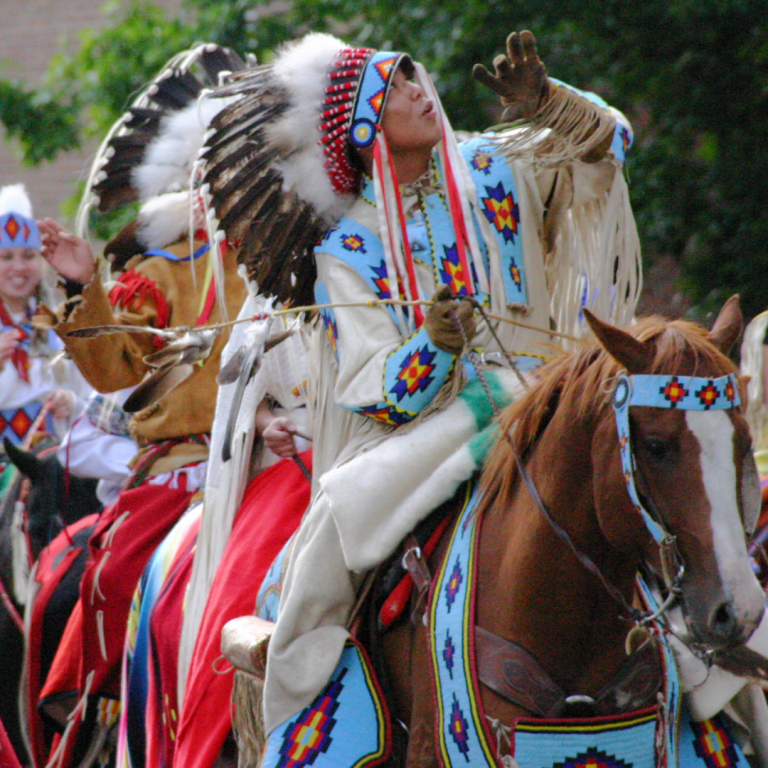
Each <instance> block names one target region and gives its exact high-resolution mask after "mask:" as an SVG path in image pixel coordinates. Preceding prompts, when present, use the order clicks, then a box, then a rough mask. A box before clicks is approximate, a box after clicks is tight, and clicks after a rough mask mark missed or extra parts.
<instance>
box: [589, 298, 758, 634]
mask: <svg viewBox="0 0 768 768" xmlns="http://www.w3.org/2000/svg"><path fill="white" fill-rule="evenodd" d="M585 315H586V317H587V320H588V322H589V324H590V326H591V328H592V330H593V331H594V333H595V335H596V336H597V338H598V340H599V342H600V344H601V345H602V347H603V348H604V349H605V351H607V352H608V354H609V355H610V358H611V359H612V361H615V363H617V364H618V366H619V367H618V368H616V370H615V371H612V375H611V376H609V377H608V379H609V380H612V381H614V382H615V384H614V386H613V387H612V395H613V406H614V407H613V409H610V408H607V407H606V408H603V412H604V418H603V419H602V421H601V423H600V425H599V426H598V428H597V429H596V431H595V434H594V439H593V443H592V455H593V461H594V463H595V466H596V467H602V468H603V469H602V470H601V471H600V472H597V473H596V474H595V503H596V513H597V516H598V519H599V524H600V527H601V529H602V531H603V533H604V534H605V536H606V538H607V539H608V540H609V541H613V543H614V544H615V545H616V546H618V547H619V548H631V547H632V546H633V545H637V544H638V543H640V542H642V549H643V550H644V553H645V557H644V558H643V559H645V560H646V562H649V563H650V564H651V566H652V567H653V566H654V565H655V567H656V568H657V569H658V570H664V568H663V565H664V563H662V558H661V557H660V549H659V547H657V546H656V545H657V544H658V543H659V542H660V541H663V540H665V539H666V541H665V544H664V546H663V547H662V549H664V548H665V547H666V549H667V555H668V554H669V545H670V544H671V543H672V541H674V546H673V549H675V550H677V552H676V555H675V558H674V559H675V560H677V562H676V563H675V564H674V565H673V566H671V567H672V568H675V569H676V568H677V566H678V565H682V566H683V569H682V570H681V574H682V578H681V579H680V580H679V584H677V585H675V589H679V597H680V600H681V604H682V608H683V612H684V615H685V617H686V621H687V623H688V627H689V629H690V632H691V635H692V637H693V638H694V640H695V641H697V642H698V643H700V644H702V645H704V646H706V647H707V648H710V649H722V648H728V647H732V646H735V645H738V644H741V643H744V642H745V641H746V640H747V639H748V638H749V636H750V635H751V634H752V632H753V631H754V629H755V628H756V627H757V625H758V624H759V622H760V620H761V618H762V614H763V610H764V607H765V595H764V593H763V590H762V589H761V587H760V585H759V583H758V581H757V579H756V577H755V575H754V573H753V571H752V568H751V567H750V561H749V557H748V554H747V548H746V544H747V535H748V534H750V533H751V532H752V531H753V529H754V526H755V523H756V521H757V516H758V513H759V510H760V487H759V481H758V475H757V469H756V467H755V463H754V460H753V457H752V451H751V440H750V435H749V429H748V426H747V423H746V421H745V419H744V416H743V414H742V411H741V408H740V407H739V405H738V404H739V395H738V390H739V389H743V386H742V385H743V382H740V381H739V380H738V379H737V378H736V376H737V370H736V368H735V366H734V365H733V364H732V363H731V361H730V360H729V359H728V357H727V354H728V352H729V351H730V349H731V347H732V345H733V343H734V342H735V341H736V339H737V338H738V336H739V334H740V332H741V327H742V316H741V311H740V309H739V303H738V297H732V298H731V299H729V300H728V301H727V302H726V304H725V305H724V306H723V308H722V310H721V312H720V315H719V316H718V318H717V320H716V322H715V324H714V326H713V328H712V330H711V331H710V332H709V333H707V332H706V331H705V330H704V329H702V328H700V327H698V326H695V325H694V324H691V323H687V322H684V321H673V322H669V323H664V322H662V321H660V320H657V319H647V320H644V321H640V322H639V323H637V324H636V326H634V327H633V329H632V331H631V332H630V333H628V332H625V331H622V330H620V329H618V328H615V327H613V326H610V325H608V324H607V323H603V322H602V321H600V320H598V319H597V318H595V317H594V316H593V315H591V314H590V313H589V312H585ZM605 372H606V366H603V373H604V374H605ZM643 387H645V388H647V389H648V391H649V394H648V395H647V396H646V395H642V394H640V395H638V396H637V397H636V396H635V393H636V392H639V390H640V389H642V388H643ZM655 398H657V399H655ZM621 414H624V415H623V416H622V415H621ZM622 418H623V419H624V424H625V426H624V427H623V428H622V426H621V423H622ZM617 424H618V427H617ZM622 450H623V451H624V457H623V459H622ZM628 491H629V493H628ZM638 513H640V514H638ZM627 516H629V518H630V519H632V521H633V522H632V525H630V526H629V527H627V526H625V525H621V523H620V521H622V520H625V519H626V518H627ZM642 520H644V521H645V525H641V521H642ZM671 537H674V539H672V538H671ZM654 539H655V540H656V541H655V542H654ZM662 554H663V553H662ZM666 565H667V569H666V570H667V574H666V576H667V581H668V582H669V581H670V580H671V578H672V577H673V576H674V574H670V573H669V570H670V561H669V559H667V563H666Z"/></svg>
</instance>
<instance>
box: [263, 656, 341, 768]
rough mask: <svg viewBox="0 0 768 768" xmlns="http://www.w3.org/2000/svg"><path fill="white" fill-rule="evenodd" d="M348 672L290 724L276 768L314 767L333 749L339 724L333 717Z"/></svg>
mask: <svg viewBox="0 0 768 768" xmlns="http://www.w3.org/2000/svg"><path fill="white" fill-rule="evenodd" d="M346 673H347V670H346V669H344V670H342V671H341V674H340V675H339V676H338V678H337V679H336V680H331V682H330V683H328V685H326V686H325V688H323V690H322V691H320V693H319V694H318V695H317V698H316V699H315V700H314V701H313V702H312V704H310V706H309V707H307V709H305V710H303V711H302V712H301V713H300V714H299V716H298V717H297V718H296V720H293V721H291V722H290V723H288V727H287V728H286V729H285V731H284V732H283V743H282V745H281V746H280V754H281V755H282V757H281V758H280V761H279V762H278V763H277V766H276V768H302V766H305V765H312V764H313V763H314V762H315V759H316V758H317V756H318V755H319V754H320V753H322V752H326V751H327V750H328V747H330V746H331V741H332V739H331V731H333V727H334V726H335V725H336V720H334V718H333V715H334V713H335V712H336V710H337V709H338V707H339V704H338V698H339V695H340V694H341V691H342V690H343V688H344V686H343V685H342V682H341V681H342V680H343V679H344V675H346Z"/></svg>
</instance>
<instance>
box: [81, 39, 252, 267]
mask: <svg viewBox="0 0 768 768" xmlns="http://www.w3.org/2000/svg"><path fill="white" fill-rule="evenodd" d="M249 63H252V62H249ZM245 66H246V63H245V62H244V61H243V60H242V59H241V57H240V56H239V55H238V54H237V53H235V52H233V51H231V50H229V49H228V48H223V47H221V46H219V45H214V44H211V43H206V44H200V45H196V46H195V47H193V48H191V49H189V50H186V51H183V52H181V53H179V54H177V55H175V56H174V57H172V58H171V59H170V61H168V63H167V64H166V65H165V66H164V67H163V69H162V70H161V72H160V73H159V74H158V75H157V76H156V77H155V78H154V79H153V80H152V81H150V82H149V83H148V84H147V85H146V86H145V87H144V88H143V89H142V90H141V91H140V93H139V95H138V96H137V97H136V98H135V99H134V101H133V103H132V104H131V106H130V107H129V108H128V110H127V111H126V112H125V114H123V116H122V117H121V118H120V119H119V120H117V122H116V123H115V124H114V125H113V126H112V128H111V129H110V131H109V133H108V134H107V136H106V138H105V139H104V141H103V142H102V144H101V147H100V148H99V151H98V152H97V154H96V158H95V160H94V162H93V164H92V167H91V173H90V176H89V179H88V182H87V185H86V189H85V193H84V195H83V199H82V202H81V205H80V209H79V211H78V215H77V231H78V234H80V235H81V236H85V234H86V232H87V230H88V221H89V217H90V213H91V210H92V209H94V208H95V209H96V210H98V211H99V212H100V213H108V212H110V211H114V210H117V209H119V208H121V207H123V206H126V205H129V204H131V203H134V202H136V201H138V202H139V204H140V208H139V214H138V217H137V218H136V219H135V220H133V221H131V223H130V224H128V225H127V226H126V227H125V228H124V229H123V230H122V231H121V232H120V233H119V234H118V235H117V236H115V237H114V238H113V239H112V240H111V241H110V242H109V243H107V247H106V248H105V254H109V255H111V257H112V258H113V259H114V262H113V266H114V267H118V268H119V267H121V266H122V264H124V263H125V261H126V260H127V259H128V258H130V257H132V256H134V255H136V254H137V253H142V252H144V251H146V250H148V249H153V248H163V247H165V246H167V245H169V244H170V243H173V242H176V241H177V240H178V239H179V238H181V237H183V236H184V235H186V234H188V233H190V231H191V230H192V231H194V230H195V229H197V228H198V227H199V225H200V223H201V222H195V220H194V219H195V217H194V215H193V203H194V196H195V194H196V193H195V188H196V186H197V182H198V181H199V179H196V178H195V162H196V160H197V157H198V153H199V151H200V148H201V147H202V145H203V139H204V136H205V132H206V130H207V129H208V124H209V122H210V120H211V119H212V118H213V116H214V115H215V114H216V113H217V112H219V111H220V110H221V109H222V108H223V107H224V106H226V104H227V102H226V101H224V102H222V101H221V100H219V99H216V100H211V99H209V98H207V94H208V93H209V92H210V89H212V88H214V87H215V86H217V85H218V83H219V80H220V76H221V75H222V74H223V73H229V72H233V71H237V70H239V69H243V68H244V67H245Z"/></svg>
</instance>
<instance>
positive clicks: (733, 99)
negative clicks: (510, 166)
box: [0, 0, 768, 316]
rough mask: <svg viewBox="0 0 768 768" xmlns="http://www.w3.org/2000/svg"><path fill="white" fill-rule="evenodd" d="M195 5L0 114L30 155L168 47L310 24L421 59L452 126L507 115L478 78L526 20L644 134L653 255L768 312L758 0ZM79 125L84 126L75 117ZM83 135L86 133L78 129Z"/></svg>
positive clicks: (695, 292)
mask: <svg viewBox="0 0 768 768" xmlns="http://www.w3.org/2000/svg"><path fill="white" fill-rule="evenodd" d="M270 10H274V3H273V4H271V5H270V4H266V3H265V4H255V3H254V2H246V1H245V0H186V2H185V4H184V6H183V9H182V13H181V16H180V18H178V19H170V18H168V17H167V16H166V15H164V13H163V12H161V11H160V10H158V9H157V8H156V7H154V6H152V5H151V4H150V3H148V2H144V1H143V0H142V1H141V2H139V0H133V2H131V3H129V4H128V6H127V9H125V4H123V10H120V9H119V8H118V7H117V6H115V7H113V8H112V9H111V10H110V11H109V12H110V13H111V14H112V19H111V23H110V24H109V25H108V27H107V28H105V30H104V31H102V32H98V33H94V32H89V33H86V34H84V35H83V38H82V41H81V48H80V50H79V51H78V53H77V54H76V55H75V56H73V57H70V58H66V57H64V56H57V57H55V58H54V60H53V62H52V64H51V69H50V72H49V76H48V78H47V81H46V83H45V84H44V86H43V87H42V88H40V89H38V90H36V91H34V92H32V91H28V90H27V91H25V90H24V89H22V88H19V87H18V86H15V85H14V84H13V83H9V82H5V81H2V80H0V120H2V121H3V123H4V124H5V125H6V128H7V131H8V133H9V135H11V136H12V137H14V138H15V139H17V140H18V141H19V142H20V146H21V148H22V150H23V151H24V154H25V158H26V159H27V161H28V162H30V163H36V162H41V161H43V160H47V159H50V158H51V157H52V156H53V155H54V154H55V152H56V151H58V150H63V149H68V148H70V147H72V146H73V144H75V143H76V141H77V139H78V136H79V130H80V131H86V132H90V133H97V134H101V133H103V132H104V131H105V130H106V129H107V127H108V126H109V125H110V124H111V122H112V121H113V120H114V119H115V118H116V116H117V115H119V114H120V112H121V111H122V110H123V108H124V106H125V104H126V103H127V102H128V101H129V100H130V95H131V93H133V92H134V91H135V90H136V89H137V88H139V87H140V86H141V85H142V83H144V82H145V81H146V80H147V79H148V78H149V77H150V76H151V75H152V74H154V73H155V72H156V71H157V70H158V68H159V67H160V66H161V65H162V63H163V62H164V61H165V60H166V59H167V58H168V57H169V56H170V55H171V54H172V53H174V52H176V51H178V50H180V49H181V48H183V47H185V46H187V45H189V44H191V43H192V42H194V41H196V40H213V41H215V42H219V43H222V44H225V45H229V46H231V47H233V48H235V49H236V50H238V51H240V52H241V53H242V52H245V51H252V52H255V53H256V54H257V55H258V56H259V59H260V60H261V61H267V60H268V59H269V56H270V52H271V51H272V50H273V49H274V47H275V46H276V45H277V44H278V43H280V42H282V41H285V40H288V39H291V38H293V37H295V36H296V35H298V34H300V33H302V32H304V31H306V30H307V29H325V30H331V31H333V32H335V33H337V34H339V35H340V36H342V37H344V38H345V39H347V40H349V41H351V42H354V43H357V44H368V45H371V46H374V47H377V48H395V49H398V50H406V51H409V52H411V53H413V54H414V55H415V56H417V57H418V58H419V59H420V60H422V61H423V62H424V63H425V65H426V66H427V67H428V68H429V69H430V71H432V72H433V73H435V74H436V75H437V77H436V80H437V85H438V88H439V90H440V93H441V96H442V97H443V99H444V102H445V106H446V109H447V111H448V113H449V114H450V115H451V118H452V121H453V123H454V125H455V126H456V127H459V128H467V129H479V128H482V127H484V126H487V125H489V124H491V123H493V122H495V120H497V119H498V114H499V112H498V108H497V106H496V104H495V98H494V96H493V95H492V94H489V93H485V92H483V90H482V88H481V87H480V86H479V84H477V83H475V82H474V81H473V79H472V77H471V69H472V65H473V64H474V63H475V62H477V61H482V62H484V63H485V64H486V65H488V66H490V63H491V61H492V60H493V57H494V55H495V54H497V53H500V52H502V51H503V45H504V38H505V36H506V34H507V33H508V32H510V31H512V30H516V29H517V30H519V29H524V28H528V29H531V30H533V31H534V33H535V34H536V36H537V39H538V41H539V50H540V53H541V55H542V58H543V59H544V61H545V62H546V64H547V68H548V71H549V72H550V74H551V75H553V76H555V77H559V78H561V79H563V80H566V81H567V82H570V83H573V84H574V85H577V86H579V87H582V88H587V89H590V90H593V91H595V92H597V93H599V94H600V95H602V96H603V97H605V98H606V99H607V100H608V101H610V102H611V103H612V104H614V105H615V106H617V107H618V108H619V109H621V110H623V111H624V112H625V113H626V114H627V115H628V116H629V118H630V120H631V121H632V123H633V125H634V127H635V132H636V136H635V147H634V149H633V151H632V153H631V155H630V161H629V173H630V181H631V189H632V196H633V204H634V208H635V212H636V215H637V220H638V225H639V229H640V235H641V239H642V242H643V245H644V249H645V251H646V253H657V254H671V255H672V256H674V257H675V258H676V259H678V260H679V261H680V263H681V264H682V266H683V274H684V280H685V288H686V292H687V294H688V296H689V297H690V298H692V299H693V300H694V301H695V302H696V303H697V306H696V308H695V313H696V314H698V315H700V316H703V315H704V314H705V313H706V312H707V311H709V310H710V309H711V308H712V307H714V306H717V305H718V304H719V303H721V302H722V300H723V299H724V298H725V297H726V296H728V295H730V294H731V293H733V292H735V291H738V292H740V293H741V294H742V299H743V305H744V308H745V311H746V313H747V314H748V315H752V314H754V313H756V312H758V311H760V310H762V309H764V308H765V306H767V305H768V216H766V215H764V213H763V210H762V206H763V200H765V199H768V149H767V147H768V121H766V120H765V114H768V111H767V110H766V100H767V99H768V73H767V71H766V61H767V59H768V23H767V19H768V3H765V0H645V2H644V3H627V2H626V0H483V1H482V2H481V0H461V1H459V0H410V2H408V3H393V2H391V0H294V2H293V3H292V5H291V7H290V10H289V11H287V12H284V13H280V14H278V15H275V14H273V13H270ZM78 120H79V122H78ZM78 129H79V130H78Z"/></svg>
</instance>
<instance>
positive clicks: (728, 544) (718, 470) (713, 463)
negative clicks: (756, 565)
mask: <svg viewBox="0 0 768 768" xmlns="http://www.w3.org/2000/svg"><path fill="white" fill-rule="evenodd" d="M685 420H686V423H687V425H688V429H690V431H691V432H692V433H693V435H694V436H695V437H696V439H697V440H698V441H699V446H700V447H701V457H700V462H701V478H702V482H703V484H704V490H705V492H706V494H707V499H708V500H709V504H710V508H711V510H712V512H711V517H710V523H711V526H712V538H713V541H714V546H715V559H716V561H717V567H718V571H719V573H720V579H721V581H722V584H723V587H724V589H725V591H726V593H727V594H728V595H730V596H731V597H732V598H733V608H734V610H735V611H736V616H737V618H738V620H739V621H740V622H755V626H756V625H757V621H758V620H759V618H760V616H761V614H762V611H763V607H764V605H765V595H764V594H763V590H762V589H761V587H760V584H759V583H758V581H757V579H756V578H755V574H754V573H753V571H752V568H751V567H750V564H749V557H748V556H747V548H746V540H745V537H744V526H743V522H742V519H741V515H740V514H739V506H738V497H737V477H736V464H735V462H734V456H733V433H734V426H733V422H732V421H731V419H730V418H729V416H728V414H727V413H726V412H725V411H686V413H685Z"/></svg>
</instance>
